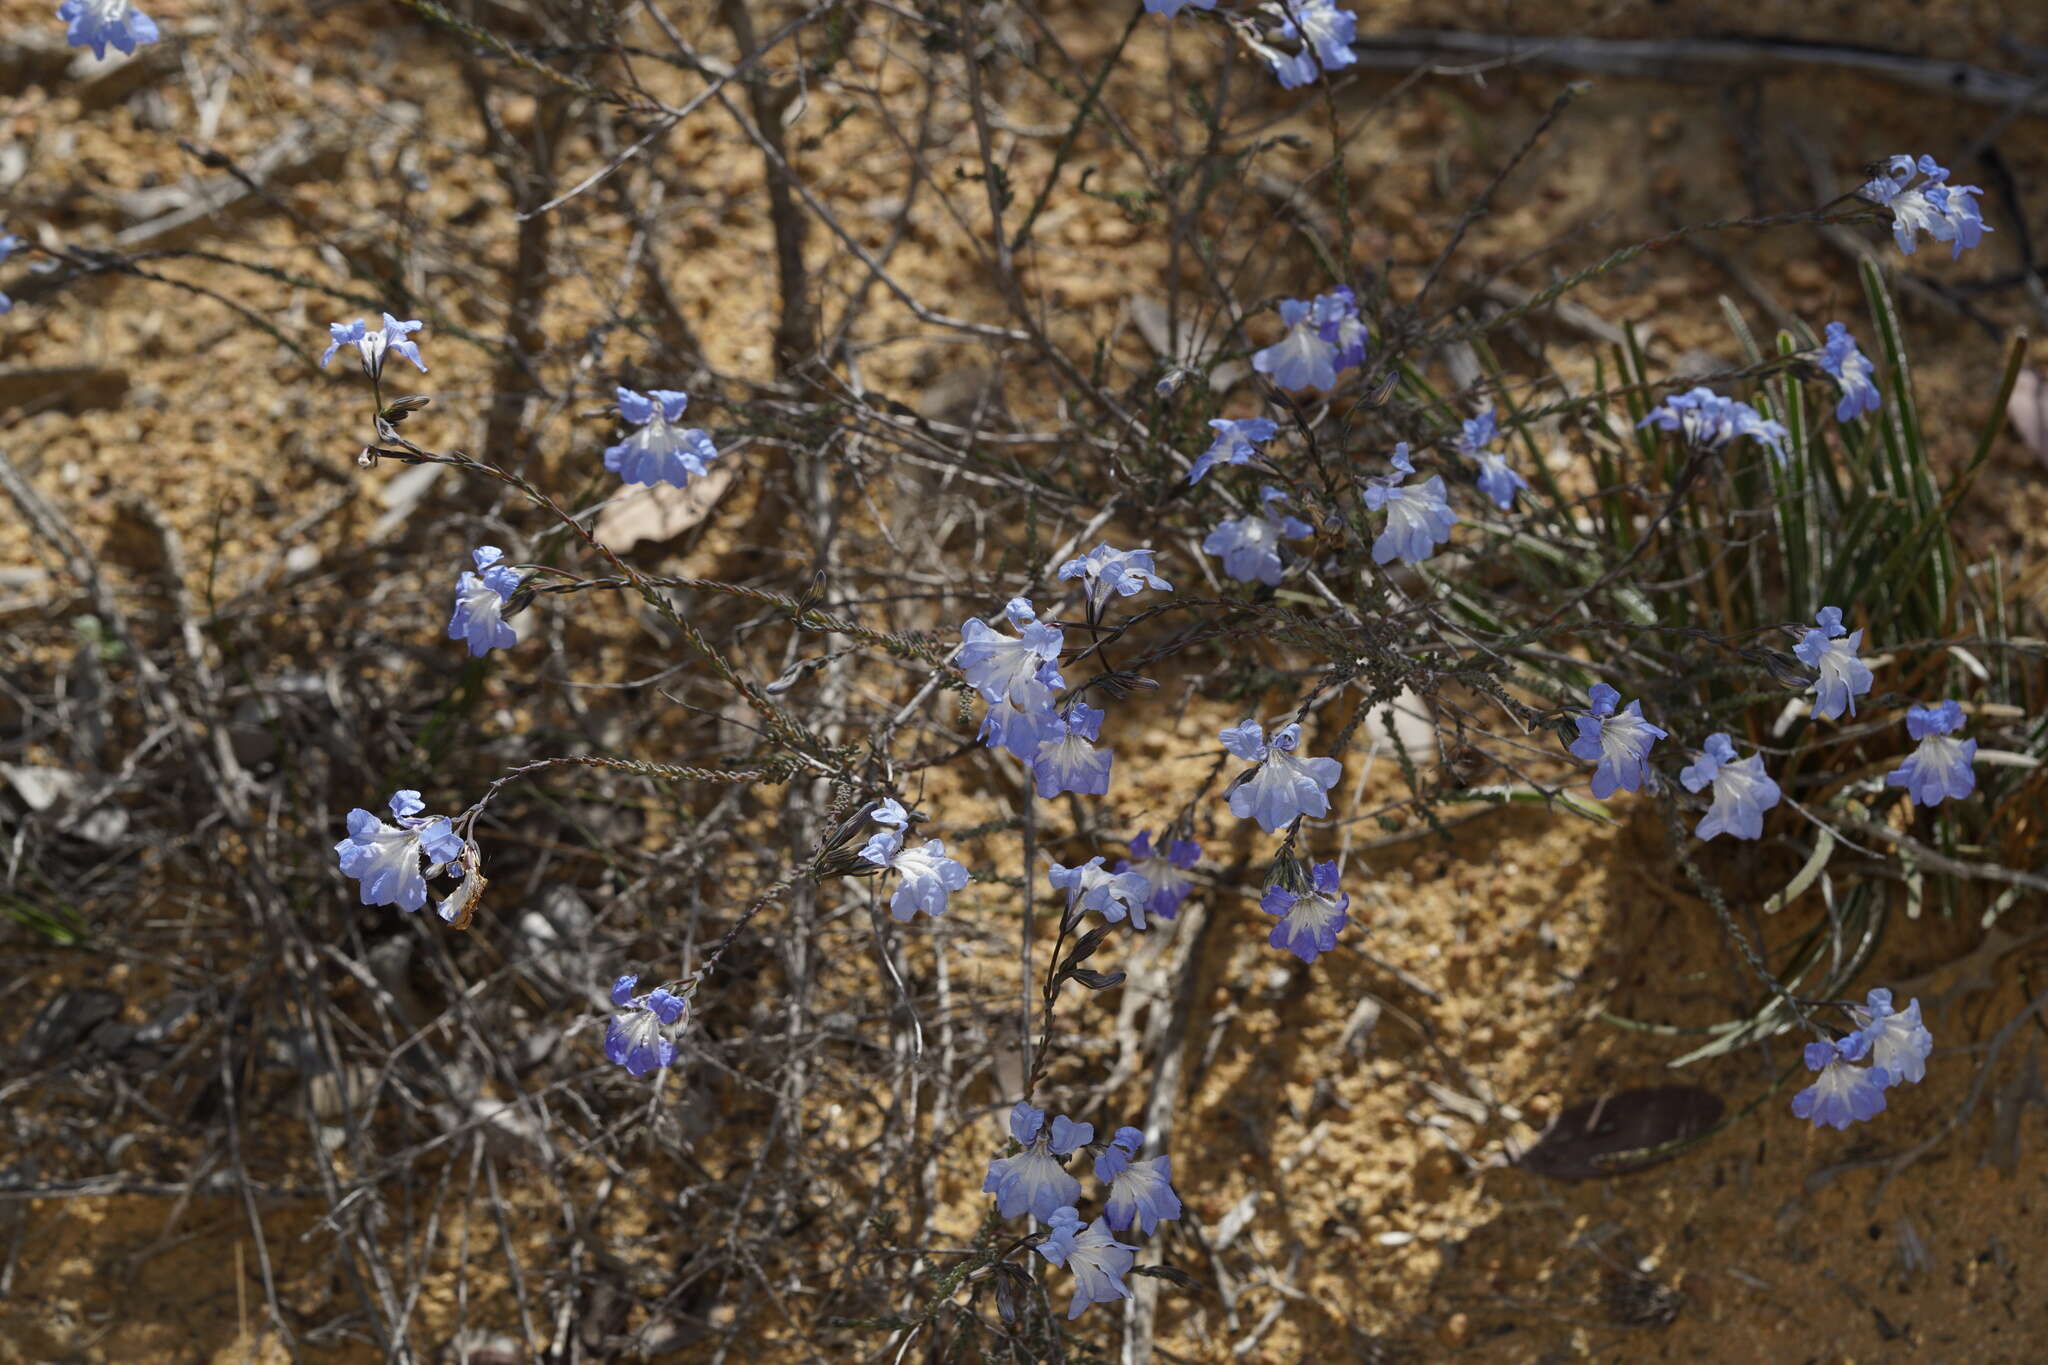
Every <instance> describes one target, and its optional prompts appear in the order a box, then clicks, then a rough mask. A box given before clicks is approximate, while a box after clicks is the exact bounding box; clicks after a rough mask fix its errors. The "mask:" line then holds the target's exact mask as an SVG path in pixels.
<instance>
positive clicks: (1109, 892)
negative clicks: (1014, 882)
mask: <svg viewBox="0 0 2048 1365" xmlns="http://www.w3.org/2000/svg"><path fill="white" fill-rule="evenodd" d="M1102 862H1103V859H1102V856H1101V855H1100V854H1097V855H1096V856H1095V857H1093V858H1090V859H1089V860H1088V861H1087V862H1085V863H1081V864H1079V865H1078V866H1075V867H1066V866H1063V865H1062V864H1059V863H1054V864H1053V865H1052V870H1051V871H1050V872H1048V873H1047V874H1046V880H1047V881H1049V882H1051V883H1052V884H1053V888H1054V889H1055V890H1059V891H1064V892H1066V893H1067V917H1068V918H1069V919H1079V918H1080V917H1081V916H1082V915H1084V914H1086V913H1088V912H1089V911H1090V910H1093V911H1094V912H1095V913H1096V914H1098V915H1100V916H1102V918H1103V919H1104V921H1106V922H1107V923H1110V924H1120V923H1122V922H1123V919H1124V916H1126V915H1129V916H1130V919H1131V927H1132V928H1133V929H1143V928H1144V927H1145V902H1146V901H1147V900H1149V899H1151V896H1152V884H1151V883H1150V882H1149V881H1147V880H1146V879H1145V878H1144V877H1143V876H1142V875H1140V874H1139V873H1136V872H1130V871H1126V870H1124V869H1123V868H1121V867H1120V868H1118V870H1116V871H1115V872H1110V871H1108V870H1106V869H1105V868H1104V867H1103V866H1102Z"/></svg>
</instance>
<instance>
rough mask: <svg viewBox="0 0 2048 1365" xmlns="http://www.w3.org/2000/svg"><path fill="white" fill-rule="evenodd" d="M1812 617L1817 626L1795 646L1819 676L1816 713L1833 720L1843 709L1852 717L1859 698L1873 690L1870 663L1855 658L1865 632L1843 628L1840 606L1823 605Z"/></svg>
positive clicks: (1814, 691) (1800, 657)
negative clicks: (1871, 688)
mask: <svg viewBox="0 0 2048 1365" xmlns="http://www.w3.org/2000/svg"><path fill="white" fill-rule="evenodd" d="M1813 619H1814V621H1815V623H1816V624H1815V627H1814V629H1812V630H1809V631H1807V632H1806V634H1805V635H1803V636H1801V637H1800V640H1799V643H1798V644H1796V645H1794V646H1793V647H1792V652H1793V653H1794V654H1796V655H1797V656H1798V657H1799V662H1801V663H1803V664H1805V665H1806V666H1807V667H1808V668H1811V669H1814V670H1815V671H1816V672H1817V673H1818V675H1819V676H1817V677H1816V678H1814V680H1813V714H1814V715H1815V716H1817V717H1819V718H1820V719H1822V720H1834V719H1835V718H1836V717H1838V716H1840V715H1841V714H1842V713H1843V712H1844V711H1846V712H1848V713H1849V714H1850V715H1852V716H1853V715H1855V714H1856V699H1857V698H1858V697H1860V696H1863V695H1864V694H1866V693H1867V692H1869V691H1870V681H1871V675H1870V665H1868V664H1866V663H1864V662H1863V660H1861V659H1859V658H1857V657H1856V651H1857V650H1859V649H1861V648H1862V647H1863V632H1862V631H1860V630H1858V631H1855V632H1849V631H1845V630H1844V629H1843V628H1842V609H1841V608H1840V607H1822V608H1821V609H1820V612H1819V613H1818V614H1817V615H1816V616H1815V617H1814V618H1813ZM1844 636H1846V637H1847V638H1844Z"/></svg>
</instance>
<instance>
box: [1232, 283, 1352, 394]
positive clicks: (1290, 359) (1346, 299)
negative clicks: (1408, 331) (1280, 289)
mask: <svg viewBox="0 0 2048 1365" xmlns="http://www.w3.org/2000/svg"><path fill="white" fill-rule="evenodd" d="M1279 313H1280V322H1281V325H1282V326H1284V327H1285V328H1286V329H1287V334H1286V335H1285V336H1283V337H1281V338H1280V340H1278V341H1276V342H1274V343H1273V344H1272V345H1271V346H1268V347H1266V348H1265V349H1264V350H1260V351H1254V352H1253V353H1252V368H1253V369H1254V370H1257V371H1258V372H1259V373H1260V374H1262V375H1264V376H1266V378H1268V379H1270V380H1272V381H1273V382H1274V383H1275V384H1277V385H1279V386H1280V387H1281V388H1283V389H1289V390H1293V389H1309V388H1315V389H1330V388H1335V387H1336V384H1337V373H1338V371H1340V370H1347V369H1351V368H1353V367H1355V366H1358V365H1362V364H1364V363H1365V346H1366V339H1367V338H1366V328H1365V319H1364V318H1362V317H1360V316H1359V313H1358V298H1357V296H1356V295H1355V294H1353V293H1352V292H1351V290H1350V289H1349V288H1347V287H1345V286H1342V285H1340V286H1338V287H1337V288H1336V289H1333V290H1331V291H1330V292H1329V293H1327V294H1319V295H1317V296H1316V297H1315V298H1314V299H1312V300H1307V301H1304V300H1301V299H1282V300H1280V305H1279Z"/></svg>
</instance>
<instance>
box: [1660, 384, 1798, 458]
mask: <svg viewBox="0 0 2048 1365" xmlns="http://www.w3.org/2000/svg"><path fill="white" fill-rule="evenodd" d="M1636 425H1637V426H1638V427H1647V426H1655V427H1656V428H1657V429H1658V430H1660V431H1674V432H1677V433H1678V435H1679V438H1680V439H1681V440H1683V441H1684V442H1685V443H1686V444H1688V445H1690V446H1692V447H1694V448H1695V449H1698V450H1719V449H1721V448H1722V447H1723V446H1725V445H1727V444H1728V443H1729V442H1731V441H1734V440H1736V439H1738V438H1740V437H1743V436H1747V437H1749V438H1750V439H1751V440H1753V441H1756V442H1757V443H1758V444H1760V445H1762V446H1763V447H1764V448H1765V449H1767V450H1769V451H1770V452H1771V454H1772V455H1774V456H1776V457H1777V460H1778V463H1779V464H1783V463H1784V462H1785V461H1786V459H1788V458H1789V457H1788V456H1787V454H1786V452H1785V442H1786V441H1787V440H1789V439H1791V433H1790V432H1788V431H1786V430H1785V424H1784V423H1783V422H1774V421H1772V420H1771V419H1769V418H1767V417H1765V416H1764V415H1763V414H1762V413H1759V412H1758V411H1757V410H1756V409H1755V408H1753V407H1751V406H1750V405H1749V404H1747V403H1744V402H1740V401H1738V400H1736V399H1733V398H1724V397H1722V396H1721V395H1720V394H1718V393H1715V392H1714V391H1713V390H1712V389H1708V388H1695V389H1691V390H1689V391H1687V392H1685V393H1676V394H1673V395H1672V396H1671V397H1669V398H1667V399H1665V400H1664V401H1663V402H1662V403H1659V404H1658V405H1657V406H1656V407H1654V408H1651V409H1650V410H1649V412H1647V413H1646V414H1644V416H1643V420H1642V421H1640V422H1638V423H1636Z"/></svg>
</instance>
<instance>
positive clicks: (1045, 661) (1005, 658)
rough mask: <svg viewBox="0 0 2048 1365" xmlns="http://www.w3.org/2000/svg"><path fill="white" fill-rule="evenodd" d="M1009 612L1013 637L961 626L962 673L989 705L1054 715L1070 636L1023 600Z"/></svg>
mask: <svg viewBox="0 0 2048 1365" xmlns="http://www.w3.org/2000/svg"><path fill="white" fill-rule="evenodd" d="M1006 612H1007V614H1008V616H1009V619H1010V623H1011V624H1012V625H1014V626H1016V627H1017V629H1018V633H1017V634H1016V635H1014V636H1011V635H1004V634H1002V633H1000V632H998V631H996V630H994V629H993V628H991V627H990V626H989V624H988V622H986V621H982V620H978V619H971V620H968V621H965V622H963V623H962V624H961V626H960V639H961V641H962V642H963V643H962V644H961V646H960V653H959V656H958V657H959V664H960V671H961V672H962V673H964V674H966V675H967V683H968V685H969V686H970V687H972V688H974V690H975V691H977V692H979V693H981V695H982V699H983V700H984V701H988V702H998V701H1008V702H1010V703H1012V704H1013V705H1015V706H1016V707H1017V708H1018V709H1019V710H1021V711H1023V712H1024V713H1025V714H1026V715H1029V716H1032V717H1043V716H1045V715H1046V714H1047V713H1048V712H1050V711H1051V710H1052V694H1053V691H1054V689H1056V688H1059V687H1063V686H1065V685H1066V684H1065V680H1064V679H1062V678H1061V677H1060V676H1059V670H1058V667H1057V665H1058V663H1059V657H1060V650H1061V649H1062V648H1064V647H1065V645H1066V636H1065V634H1064V633H1062V632H1061V630H1060V628H1059V627H1058V626H1049V625H1045V624H1043V623H1041V622H1039V621H1037V620H1036V619H1035V616H1034V613H1033V612H1032V610H1031V603H1030V602H1028V601H1026V600H1025V599H1024V598H1021V597H1015V598H1012V599H1010V605H1009V606H1008V607H1007V608H1006ZM1048 668H1050V675H1049V676H1048V672H1047V670H1048ZM1020 756H1021V755H1020Z"/></svg>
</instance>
